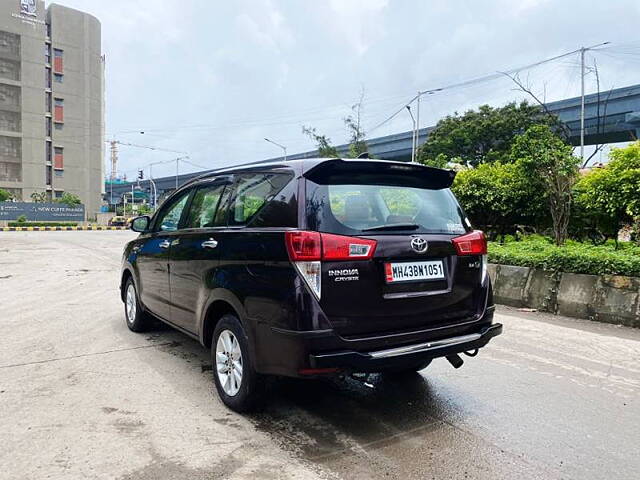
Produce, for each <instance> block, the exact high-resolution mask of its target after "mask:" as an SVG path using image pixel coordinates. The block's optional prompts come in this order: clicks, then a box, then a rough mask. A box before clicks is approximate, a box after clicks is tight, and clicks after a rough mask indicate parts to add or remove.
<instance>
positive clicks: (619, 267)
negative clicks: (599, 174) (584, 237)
mask: <svg viewBox="0 0 640 480" xmlns="http://www.w3.org/2000/svg"><path fill="white" fill-rule="evenodd" d="M489 261H490V262H491V263H500V264H503V265H516V266H520V267H533V268H538V269H541V270H547V271H553V272H567V273H586V274H590V275H607V274H609V275H627V276H630V277H640V247H638V246H636V245H634V244H632V243H620V244H619V248H618V250H616V249H615V244H614V243H613V242H607V243H606V244H604V245H598V246H595V245H592V244H590V243H581V242H576V241H573V240H569V241H567V243H566V245H564V246H562V247H558V246H556V245H554V244H553V242H552V241H551V239H549V238H545V237H541V236H539V235H530V236H527V237H524V238H523V239H522V240H520V241H515V240H513V239H511V238H509V239H507V241H506V242H505V243H504V244H499V243H497V242H490V243H489Z"/></svg>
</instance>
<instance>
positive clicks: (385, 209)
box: [306, 175, 470, 235]
mask: <svg viewBox="0 0 640 480" xmlns="http://www.w3.org/2000/svg"><path fill="white" fill-rule="evenodd" d="M367 180H368V181H367V183H366V184H364V183H359V184H355V183H354V184H349V183H342V182H337V183H335V184H332V183H330V184H323V185H318V184H316V183H314V182H313V181H311V180H307V202H306V205H307V222H308V226H309V228H310V229H312V230H317V231H320V232H328V233H336V234H344V235H371V234H384V233H397V232H404V231H406V232H411V233H441V234H452V235H460V234H464V233H466V232H467V231H468V230H469V229H470V227H469V225H468V221H467V220H466V219H465V217H464V214H463V212H462V210H461V209H460V206H459V205H458V202H457V201H456V199H455V197H454V196H453V194H452V193H451V191H450V190H449V189H448V188H440V189H431V188H418V187H414V186H402V185H398V181H397V178H396V179H394V181H392V182H391V181H390V182H388V183H389V184H386V183H385V179H384V176H383V175H381V176H380V178H368V179H367Z"/></svg>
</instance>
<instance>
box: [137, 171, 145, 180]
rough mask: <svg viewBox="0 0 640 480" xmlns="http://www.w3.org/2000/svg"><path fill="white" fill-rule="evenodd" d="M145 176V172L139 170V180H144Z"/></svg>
mask: <svg viewBox="0 0 640 480" xmlns="http://www.w3.org/2000/svg"><path fill="white" fill-rule="evenodd" d="M143 178H144V172H143V171H142V170H138V180H142V179H143Z"/></svg>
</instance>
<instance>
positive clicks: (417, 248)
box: [411, 237, 429, 253]
mask: <svg viewBox="0 0 640 480" xmlns="http://www.w3.org/2000/svg"><path fill="white" fill-rule="evenodd" d="M411 248H412V249H413V251H414V252H416V253H425V252H426V251H427V248H429V244H428V243H427V241H426V240H425V239H424V238H422V237H413V238H412V239H411Z"/></svg>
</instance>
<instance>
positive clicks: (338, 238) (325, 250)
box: [320, 233, 377, 260]
mask: <svg viewBox="0 0 640 480" xmlns="http://www.w3.org/2000/svg"><path fill="white" fill-rule="evenodd" d="M320 237H321V238H322V260H369V259H370V258H372V257H373V252H375V250H376V244H377V242H376V241H375V240H369V239H367V238H357V237H346V236H344V235H332V234H330V233H321V234H320Z"/></svg>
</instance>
